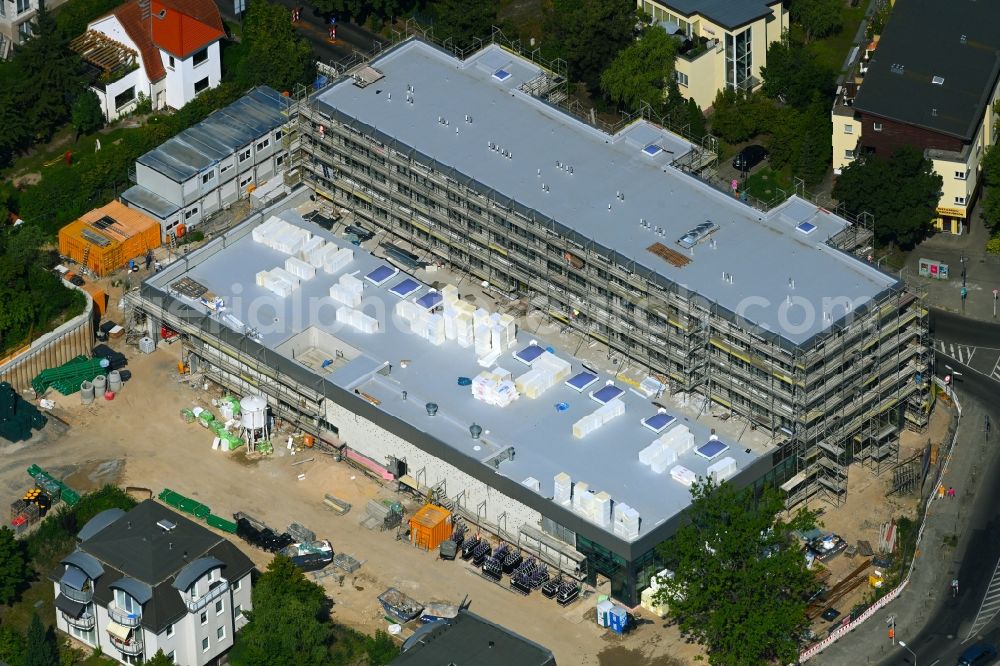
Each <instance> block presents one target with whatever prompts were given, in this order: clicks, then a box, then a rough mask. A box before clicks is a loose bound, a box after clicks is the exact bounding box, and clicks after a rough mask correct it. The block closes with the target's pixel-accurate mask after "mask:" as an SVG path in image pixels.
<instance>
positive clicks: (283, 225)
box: [252, 215, 313, 255]
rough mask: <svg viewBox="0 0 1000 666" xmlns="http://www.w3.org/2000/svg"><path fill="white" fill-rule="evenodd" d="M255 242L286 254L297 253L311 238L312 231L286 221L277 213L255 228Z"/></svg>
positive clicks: (253, 233) (253, 234)
mask: <svg viewBox="0 0 1000 666" xmlns="http://www.w3.org/2000/svg"><path fill="white" fill-rule="evenodd" d="M252 237H253V239H254V242H257V243H261V244H262V245H265V246H267V247H269V248H271V249H272V250H277V251H278V252H282V253H284V254H290V255H297V254H298V253H299V252H301V251H302V248H303V247H305V246H306V243H308V242H309V241H310V240H312V237H313V236H312V233H311V232H309V231H307V230H306V229H303V228H301V227H297V226H295V225H294V224H290V223H288V222H285V221H284V220H282V219H281V218H280V217H278V216H277V215H272V216H271V217H270V218H268V220H267V222H264V223H263V224H261V225H260V226H259V227H257V228H256V229H254V230H253V232H252Z"/></svg>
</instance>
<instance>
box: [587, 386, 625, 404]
mask: <svg viewBox="0 0 1000 666" xmlns="http://www.w3.org/2000/svg"><path fill="white" fill-rule="evenodd" d="M622 393H625V390H624V389H620V388H618V387H617V386H615V385H614V384H608V385H607V386H605V387H604V388H602V389H598V390H596V391H594V392H593V393H591V394H590V397H591V398H593V399H594V400H596V401H597V402H599V403H601V404H602V405H606V404H608V403H609V402H611V401H612V400H614V399H615V398H617V397H618V396H620V395H621V394H622Z"/></svg>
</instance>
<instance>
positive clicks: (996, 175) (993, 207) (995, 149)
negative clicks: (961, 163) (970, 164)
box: [982, 144, 1000, 230]
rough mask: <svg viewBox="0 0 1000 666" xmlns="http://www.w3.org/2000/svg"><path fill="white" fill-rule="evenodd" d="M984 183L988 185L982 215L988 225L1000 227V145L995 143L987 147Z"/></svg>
mask: <svg viewBox="0 0 1000 666" xmlns="http://www.w3.org/2000/svg"><path fill="white" fill-rule="evenodd" d="M982 169H983V184H984V185H985V186H986V190H985V194H984V195H983V206H982V215H983V221H984V222H986V226H988V227H990V228H991V229H994V230H997V229H1000V146H998V145H997V144H994V145H992V146H990V147H989V148H987V149H986V155H985V156H984V157H983V164H982Z"/></svg>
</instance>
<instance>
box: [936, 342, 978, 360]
mask: <svg viewBox="0 0 1000 666" xmlns="http://www.w3.org/2000/svg"><path fill="white" fill-rule="evenodd" d="M934 346H935V347H936V348H937V350H938V351H939V352H941V353H942V354H947V355H948V356H951V357H952V358H953V359H955V360H957V361H958V362H959V363H962V364H963V365H969V364H970V363H972V357H973V356H974V355H975V354H976V348H975V347H971V346H969V345H957V344H955V343H954V342H944V341H943V340H938V341H937V342H936V343H935V345H934Z"/></svg>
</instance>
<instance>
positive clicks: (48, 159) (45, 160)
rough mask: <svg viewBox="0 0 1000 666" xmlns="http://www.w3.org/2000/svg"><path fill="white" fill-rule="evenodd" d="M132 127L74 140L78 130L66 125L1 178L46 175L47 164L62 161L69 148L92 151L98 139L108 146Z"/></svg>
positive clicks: (0, 176) (6, 171) (16, 163)
mask: <svg viewBox="0 0 1000 666" xmlns="http://www.w3.org/2000/svg"><path fill="white" fill-rule="evenodd" d="M130 129H133V128H128V127H118V128H115V129H113V130H111V131H110V132H107V133H104V134H102V133H101V132H97V133H95V134H89V135H87V136H84V137H80V139H79V140H77V141H76V142H74V141H73V137H74V135H75V132H76V130H74V129H73V128H72V127H70V126H67V127H64V128H63V129H61V130H59V132H58V133H57V134H56V136H55V137H53V138H52V141H50V142H49V143H47V144H46V145H44V146H38V147H36V149H35V152H33V153H31V154H30V155H24V156H23V157H20V158H18V159H17V160H15V161H14V164H13V165H11V167H10V168H8V169H5V170H4V171H3V172H2V173H0V178H4V179H9V178H16V177H17V176H23V175H24V174H28V173H40V174H42V175H43V176H44V175H45V169H46V165H48V166H52V163H62V160H63V155H65V153H66V151H67V150H70V151H72V152H73V154H74V155H79V154H81V153H92V152H94V148H95V147H96V145H97V140H98V139H100V140H101V145H102V146H107V145H110V144H112V143H114V142H115V141H117V140H118V139H120V138H121V137H122V136H123V135H124V134H125V132H127V131H129V130H130Z"/></svg>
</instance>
